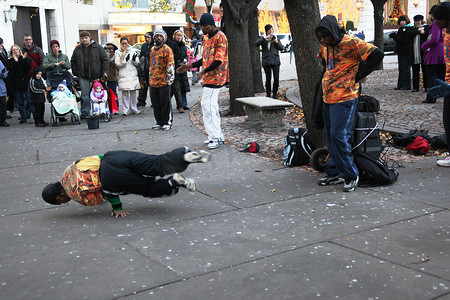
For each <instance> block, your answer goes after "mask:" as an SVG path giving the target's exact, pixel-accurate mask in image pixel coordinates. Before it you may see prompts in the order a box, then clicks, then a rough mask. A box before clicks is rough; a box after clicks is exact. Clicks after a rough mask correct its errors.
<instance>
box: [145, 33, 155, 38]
mask: <svg viewBox="0 0 450 300" xmlns="http://www.w3.org/2000/svg"><path fill="white" fill-rule="evenodd" d="M144 36H146V37H151V38H152V37H153V32H151V31H149V32H147V33H146V34H145V35H144Z"/></svg>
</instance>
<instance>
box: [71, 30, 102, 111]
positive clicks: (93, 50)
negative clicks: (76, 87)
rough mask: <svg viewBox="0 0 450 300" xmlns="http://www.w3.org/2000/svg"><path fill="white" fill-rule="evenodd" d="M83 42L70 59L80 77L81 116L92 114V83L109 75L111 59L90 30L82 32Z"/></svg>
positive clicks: (76, 74)
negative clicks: (90, 94) (90, 91)
mask: <svg viewBox="0 0 450 300" xmlns="http://www.w3.org/2000/svg"><path fill="white" fill-rule="evenodd" d="M80 39H81V43H80V44H79V45H78V46H77V47H76V48H75V50H74V51H73V54H72V58H71V59H70V63H71V65H72V73H73V75H74V76H78V77H79V78H80V86H81V118H85V117H86V116H88V115H90V110H91V102H90V99H89V88H90V84H91V83H92V82H93V81H94V80H95V79H99V78H101V77H102V76H104V77H108V71H109V60H108V56H107V55H106V52H105V49H103V47H102V46H100V45H99V44H97V43H96V42H95V41H93V40H91V34H90V33H89V32H88V31H82V32H80Z"/></svg>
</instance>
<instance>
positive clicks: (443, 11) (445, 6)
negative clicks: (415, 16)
mask: <svg viewBox="0 0 450 300" xmlns="http://www.w3.org/2000/svg"><path fill="white" fill-rule="evenodd" d="M433 18H434V19H438V20H447V21H448V20H450V2H442V3H441V4H440V5H438V6H437V7H436V9H435V10H434V13H433Z"/></svg>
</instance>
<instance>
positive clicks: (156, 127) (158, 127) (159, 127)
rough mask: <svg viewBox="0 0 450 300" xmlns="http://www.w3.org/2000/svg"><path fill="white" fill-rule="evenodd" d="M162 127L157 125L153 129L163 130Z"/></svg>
mask: <svg viewBox="0 0 450 300" xmlns="http://www.w3.org/2000/svg"><path fill="white" fill-rule="evenodd" d="M161 127H162V126H161V125H158V124H156V125H153V126H152V129H161Z"/></svg>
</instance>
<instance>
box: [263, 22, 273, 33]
mask: <svg viewBox="0 0 450 300" xmlns="http://www.w3.org/2000/svg"><path fill="white" fill-rule="evenodd" d="M270 28H272V25H270V24H267V25H266V26H264V30H265V31H266V33H267V31H269V30H270Z"/></svg>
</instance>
